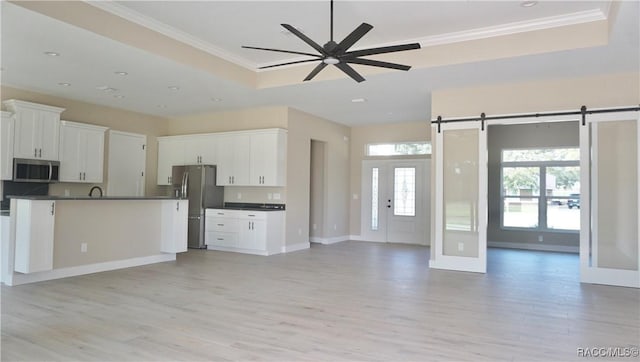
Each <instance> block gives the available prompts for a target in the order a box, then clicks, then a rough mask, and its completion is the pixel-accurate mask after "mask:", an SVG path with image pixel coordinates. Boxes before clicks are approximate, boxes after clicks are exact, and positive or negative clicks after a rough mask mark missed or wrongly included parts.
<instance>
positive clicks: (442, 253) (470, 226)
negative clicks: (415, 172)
mask: <svg viewBox="0 0 640 362" xmlns="http://www.w3.org/2000/svg"><path fill="white" fill-rule="evenodd" d="M480 127H481V125H480V123H479V122H460V123H450V124H443V125H442V126H441V130H440V132H438V130H437V127H435V126H434V127H433V129H432V133H431V134H432V135H435V137H432V140H435V147H434V149H435V152H434V153H435V171H434V172H435V176H436V177H435V194H434V198H435V208H434V210H433V212H434V213H435V225H434V226H433V227H434V229H435V239H434V240H433V243H432V246H431V260H430V261H429V266H430V267H431V268H437V269H449V270H459V271H470V272H479V273H486V270H487V136H486V131H484V130H482V129H481V128H480Z"/></svg>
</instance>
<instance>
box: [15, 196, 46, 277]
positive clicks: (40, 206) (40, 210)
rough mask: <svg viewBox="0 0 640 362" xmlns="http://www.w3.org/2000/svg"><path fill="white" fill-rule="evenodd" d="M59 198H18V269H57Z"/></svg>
mask: <svg viewBox="0 0 640 362" xmlns="http://www.w3.org/2000/svg"><path fill="white" fill-rule="evenodd" d="M54 225H55V201H50V200H49V201H45V200H37V201H36V200H18V203H17V207H16V249H15V267H14V269H15V271H17V272H20V273H35V272H39V271H46V270H51V269H53V234H54Z"/></svg>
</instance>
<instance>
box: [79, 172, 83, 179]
mask: <svg viewBox="0 0 640 362" xmlns="http://www.w3.org/2000/svg"><path fill="white" fill-rule="evenodd" d="M78 178H79V179H80V180H82V172H78Z"/></svg>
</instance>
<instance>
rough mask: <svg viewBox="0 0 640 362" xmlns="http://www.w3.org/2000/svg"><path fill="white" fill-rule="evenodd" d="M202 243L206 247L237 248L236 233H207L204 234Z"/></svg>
mask: <svg viewBox="0 0 640 362" xmlns="http://www.w3.org/2000/svg"><path fill="white" fill-rule="evenodd" d="M204 243H205V244H207V245H217V246H227V247H233V248H235V247H237V246H238V233H225V232H217V231H207V232H206V233H205V234H204Z"/></svg>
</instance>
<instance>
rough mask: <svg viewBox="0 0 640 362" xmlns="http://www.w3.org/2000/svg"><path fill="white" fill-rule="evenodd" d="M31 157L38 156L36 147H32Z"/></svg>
mask: <svg viewBox="0 0 640 362" xmlns="http://www.w3.org/2000/svg"><path fill="white" fill-rule="evenodd" d="M33 157H38V149H37V148H34V149H33Z"/></svg>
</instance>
